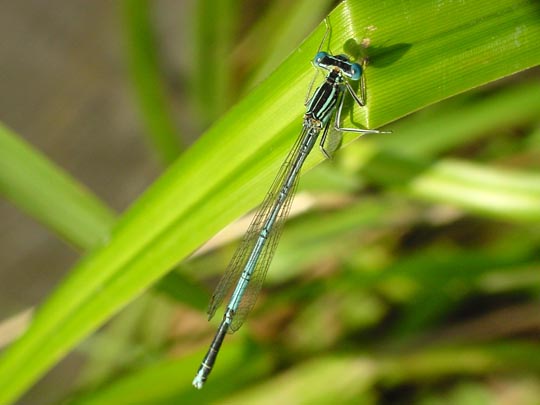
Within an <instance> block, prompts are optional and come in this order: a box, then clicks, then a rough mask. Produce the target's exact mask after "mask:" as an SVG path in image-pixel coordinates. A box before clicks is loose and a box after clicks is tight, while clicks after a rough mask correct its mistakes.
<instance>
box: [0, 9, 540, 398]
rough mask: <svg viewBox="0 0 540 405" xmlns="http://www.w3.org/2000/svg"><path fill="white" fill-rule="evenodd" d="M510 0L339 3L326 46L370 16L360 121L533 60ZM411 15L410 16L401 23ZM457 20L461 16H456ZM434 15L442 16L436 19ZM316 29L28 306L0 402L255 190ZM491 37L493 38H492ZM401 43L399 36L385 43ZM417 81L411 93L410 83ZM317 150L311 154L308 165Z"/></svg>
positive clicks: (296, 124)
mask: <svg viewBox="0 0 540 405" xmlns="http://www.w3.org/2000/svg"><path fill="white" fill-rule="evenodd" d="M511 3H512V4H511V5H510V2H509V1H503V2H488V1H475V2H473V1H470V2H461V3H460V4H461V6H460V8H459V10H460V11H461V12H458V11H459V10H458V11H456V10H457V9H456V5H455V4H454V3H444V4H440V2H432V1H424V2H417V3H414V7H417V6H421V7H418V8H413V5H412V4H409V3H407V4H409V7H411V9H410V10H409V9H402V8H401V6H400V7H399V8H396V7H397V6H395V5H394V8H391V9H390V10H386V9H384V7H383V6H384V5H385V4H388V3H384V4H382V5H380V4H373V3H372V2H358V1H354V2H353V1H351V2H345V3H343V4H342V5H340V6H339V7H338V8H337V9H336V10H335V11H334V12H333V13H332V16H331V24H332V27H333V30H332V36H331V44H330V48H331V50H333V51H334V52H340V51H341V49H342V48H343V45H344V43H345V42H346V41H348V40H350V39H352V38H356V39H358V40H359V39H361V38H362V37H363V36H365V32H366V28H367V27H370V26H375V27H377V30H375V31H370V32H371V34H370V38H369V41H364V42H365V43H367V42H369V43H370V47H371V49H372V50H375V49H377V50H379V51H380V52H379V53H378V54H374V53H371V54H370V62H371V63H370V65H369V66H368V67H367V70H366V75H367V81H368V103H369V104H368V107H366V108H365V109H363V110H362V114H361V113H360V112H358V117H360V115H363V118H362V120H361V122H362V123H365V124H366V125H368V126H371V125H375V126H377V125H380V124H383V123H386V122H390V121H392V120H394V119H396V118H398V117H399V116H401V115H404V114H407V113H410V112H412V111H414V110H416V109H418V108H420V107H421V106H423V105H426V104H429V103H433V102H435V101H437V100H440V99H442V98H445V97H449V96H451V95H452V94H455V93H457V92H460V91H464V90H466V89H468V88H471V87H474V86H477V85H480V84H483V83H485V82H488V81H490V80H493V79H495V78H497V77H502V76H504V75H508V74H511V73H513V72H516V71H519V70H522V69H525V68H527V67H530V66H533V65H534V64H537V63H538V62H539V59H540V56H539V55H540V53H539V52H538V48H539V47H540V41H538V38H539V29H538V27H539V26H540V21H539V20H538V19H537V18H536V15H535V14H533V13H534V12H535V11H536V8H535V4H533V3H531V2H525V1H522V2H515V1H514V2H511ZM400 4H405V3H400ZM467 4H470V5H471V6H470V7H467ZM473 5H474V6H473ZM476 5H478V6H476ZM501 5H502V6H504V7H506V8H501V7H502V6H501ZM480 6H481V7H480ZM380 7H383V8H380ZM388 7H389V6H388ZM476 7H478V9H477V8H476ZM471 10H474V12H472V11H471ZM379 13H380V14H379ZM433 13H435V14H436V15H438V16H440V17H441V18H440V20H439V21H437V24H435V23H433V24H427V25H426V27H425V29H422V28H421V27H420V26H419V25H421V24H422V23H423V20H424V19H426V18H428V21H431V20H429V16H430V15H431V14H433ZM531 15H532V16H531ZM443 16H444V18H443ZM449 16H452V17H453V18H449ZM398 17H401V18H398ZM471 18H473V20H471ZM505 18H506V19H505ZM490 20H493V21H492V22H493V24H492V25H489V24H488V25H483V30H482V31H479V32H478V33H477V36H476V37H475V38H474V39H476V40H477V41H478V42H477V43H469V44H468V46H466V47H464V46H463V43H462V41H463V38H462V37H461V36H460V35H457V34H456V30H457V29H458V28H460V29H465V28H467V27H471V26H475V25H480V24H485V22H486V21H490ZM404 21H405V22H407V23H406V24H405V23H404ZM410 21H415V22H416V24H417V25H416V26H414V27H412V26H408V24H409V22H410ZM463 21H469V24H468V25H467V24H466V25H465V26H464V25H463ZM515 24H517V25H518V26H519V27H521V30H520V33H521V34H520V36H519V39H520V41H518V45H516V42H515V41H510V40H508V35H509V34H508V30H507V29H506V27H507V26H508V25H515ZM401 25H404V26H405V27H400V26H401ZM441 27H446V28H445V29H444V30H442V31H441ZM435 28H436V29H435ZM324 29H325V28H324V25H320V27H319V29H318V30H317V31H316V32H315V33H314V35H312V36H311V37H310V38H309V39H308V40H307V41H306V42H305V43H304V44H303V45H302V46H301V47H300V48H299V49H298V50H297V51H296V52H294V53H293V54H292V55H291V56H290V57H289V58H288V59H287V60H286V61H285V62H284V63H283V64H282V65H281V66H280V68H278V69H277V70H276V71H275V72H274V74H272V75H271V76H270V77H269V78H268V79H267V80H266V81H265V82H263V83H262V84H261V86H259V87H258V88H257V89H256V90H255V91H254V92H252V93H251V94H250V95H249V96H247V97H246V98H245V99H244V100H243V101H242V102H241V103H239V104H238V105H237V106H236V107H235V108H233V109H232V110H231V111H230V112H229V113H228V114H227V115H226V116H225V117H224V118H223V119H222V120H221V121H220V122H218V123H217V124H216V125H215V126H213V127H212V128H211V129H210V130H209V131H208V132H207V133H206V134H205V135H204V136H203V137H202V138H201V139H200V140H199V141H198V142H197V143H196V144H195V145H194V146H193V147H192V148H191V149H190V150H189V151H188V152H187V153H186V154H185V155H183V156H182V157H181V158H180V159H179V160H178V161H177V162H176V163H175V164H174V165H172V167H171V168H170V169H169V170H168V172H167V173H166V174H165V175H164V176H162V177H161V178H160V179H159V180H158V181H157V182H156V183H155V184H154V185H153V186H152V187H151V188H150V189H149V190H148V192H147V193H145V195H143V196H142V198H140V199H139V201H137V203H136V204H135V205H134V206H133V207H132V208H131V209H130V210H129V211H128V212H127V213H126V214H125V215H124V216H123V217H122V219H121V220H120V222H119V223H118V225H117V227H116V228H115V230H114V233H113V235H112V237H111V239H110V243H109V244H108V245H107V246H105V247H104V248H102V249H100V250H96V251H94V252H93V254H91V255H90V256H88V257H87V258H85V260H83V261H82V262H81V263H79V264H78V265H77V266H76V268H75V269H74V271H73V273H72V274H71V275H70V277H69V278H68V279H67V280H65V282H64V283H63V284H62V285H61V286H60V288H59V289H58V290H57V291H56V292H55V293H54V294H53V295H52V296H51V298H50V299H49V300H48V301H47V303H46V304H45V305H44V306H43V307H42V308H41V310H40V311H39V312H38V313H37V314H36V316H35V319H34V321H33V323H32V325H31V326H30V328H29V330H28V332H27V333H26V335H25V336H23V337H22V338H21V339H20V340H19V341H17V342H16V343H15V344H14V345H13V346H12V347H11V348H10V349H9V350H8V351H7V352H6V353H5V355H4V356H3V358H2V360H1V361H0V402H8V401H10V400H13V399H14V398H16V397H17V396H19V395H20V394H21V393H22V392H23V391H24V390H25V389H26V388H27V387H28V386H29V385H30V384H32V383H33V382H34V381H35V380H36V379H37V378H38V377H39V376H40V375H42V374H43V373H44V372H45V371H46V370H47V369H48V368H49V367H51V365H52V364H53V363H54V362H55V361H56V360H58V359H59V358H60V357H62V356H63V355H65V353H66V352H67V351H68V350H69V349H71V348H72V347H73V346H74V345H75V344H76V343H77V342H79V341H80V340H81V339H82V338H84V336H86V335H87V334H88V333H90V332H91V331H93V330H95V329H96V328H97V327H98V326H99V325H100V324H102V323H103V322H104V321H105V320H106V319H108V318H109V317H110V316H111V315H112V314H114V313H115V312H116V311H117V310H119V309H120V308H121V307H122V306H124V305H126V303H128V302H129V301H130V300H131V299H133V297H135V296H136V295H137V294H139V293H141V292H142V291H144V290H145V289H146V288H148V287H149V286H150V285H151V284H152V283H153V282H155V281H156V280H157V279H159V278H160V277H161V276H163V274H165V273H166V272H167V271H168V270H169V269H170V268H171V267H172V266H173V265H174V264H175V263H177V262H178V261H180V260H182V259H183V258H185V257H186V256H187V255H188V254H189V253H191V252H192V251H193V250H194V249H195V248H196V247H198V246H199V245H200V244H201V243H202V242H204V241H205V240H206V239H207V238H208V237H210V236H211V235H213V234H214V233H215V232H216V231H218V230H219V229H221V228H222V227H223V226H224V225H225V224H226V223H228V222H230V221H231V220H232V219H234V218H236V217H238V216H239V215H240V214H242V213H244V212H246V211H247V210H248V209H249V208H252V207H253V206H254V205H255V204H256V203H257V202H259V201H260V200H261V199H262V195H263V194H264V191H265V189H266V188H267V187H268V186H269V183H270V182H271V179H272V176H273V174H274V173H275V172H276V171H277V168H278V166H279V164H280V162H281V160H282V158H283V156H285V154H286V152H287V149H288V148H289V147H290V145H291V144H292V143H293V139H294V138H295V136H296V135H297V133H298V131H299V128H300V123H301V120H300V119H301V115H302V111H303V102H304V99H305V92H306V89H307V87H308V83H309V81H310V79H311V78H312V76H313V72H312V69H311V68H310V65H309V61H310V60H311V59H312V57H313V54H314V53H315V51H316V50H317V47H318V46H319V42H320V40H321V38H322V36H323V32H324ZM459 32H461V31H457V33H458V34H459ZM390 34H391V35H390ZM420 34H421V35H420ZM426 35H427V36H426ZM429 35H431V36H429ZM456 38H457V39H456ZM513 38H514V37H513ZM494 41H495V42H496V43H497V47H493V46H491V48H490V47H489V44H491V45H492V44H493V42H494ZM399 43H404V44H407V47H406V48H403V47H401V48H400V47H394V48H391V47H390V46H391V45H396V44H399ZM426 44H429V46H427V45H426ZM450 45H454V47H452V46H450ZM381 47H383V48H381ZM384 47H386V48H384ZM471 47H472V48H471ZM482 47H484V48H482ZM404 49H405V50H406V52H405V53H404V52H403V50H404ZM470 49H474V50H475V51H478V50H479V49H484V50H487V49H491V53H490V54H489V59H488V62H489V63H480V62H478V61H477V60H475V59H474V55H476V53H473V54H471V52H470ZM369 51H370V49H369V48H368V53H369ZM459 55H461V57H458V56H459ZM470 58H473V60H474V62H476V63H462V64H460V65H459V69H457V68H456V63H457V62H458V61H462V62H463V61H465V60H470ZM377 61H379V62H384V63H377ZM405 62H407V63H405ZM428 62H429V63H428ZM420 66H424V69H423V70H422V69H420ZM430 66H431V68H430ZM415 68H416V70H415V71H414V72H410V71H409V69H415ZM443 68H444V69H443ZM441 72H444V73H445V74H444V75H441ZM413 82H415V83H416V87H415V89H416V88H418V89H419V93H418V94H419V95H418V96H415V94H416V93H415V92H414V91H412V90H415V89H413V88H411V83H413ZM389 95H390V96H389ZM357 110H358V109H357ZM321 159H322V158H321V157H320V156H318V155H317V154H313V156H311V157H310V158H309V160H308V162H307V165H306V167H312V166H313V165H314V164H315V163H317V162H318V161H320V160H321Z"/></svg>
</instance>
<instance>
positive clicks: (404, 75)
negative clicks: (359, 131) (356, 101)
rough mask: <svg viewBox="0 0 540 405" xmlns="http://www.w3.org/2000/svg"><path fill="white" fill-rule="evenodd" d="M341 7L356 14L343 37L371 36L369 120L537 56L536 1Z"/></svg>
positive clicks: (402, 111) (533, 61)
mask: <svg viewBox="0 0 540 405" xmlns="http://www.w3.org/2000/svg"><path fill="white" fill-rule="evenodd" d="M340 10H342V11H343V12H344V13H350V14H351V15H354V16H355V17H358V18H355V19H351V21H350V24H351V27H350V29H351V31H350V32H349V33H348V34H349V35H348V38H355V39H357V40H358V39H359V38H362V42H363V43H369V46H368V47H367V50H363V53H367V56H368V58H369V64H368V70H367V72H366V75H367V80H368V83H367V84H368V89H369V91H368V96H369V98H368V101H369V105H370V107H369V108H367V109H363V110H362V112H364V113H365V117H364V118H365V120H366V121H367V123H368V126H370V127H371V126H373V127H377V126H380V125H381V124H383V123H386V122H389V121H391V120H394V119H396V118H398V117H401V116H404V115H407V114H410V113H411V112H413V111H416V110H418V109H420V108H422V107H424V106H426V105H428V104H432V103H434V102H436V101H439V100H442V99H444V98H447V97H449V96H452V95H455V94H458V93H461V92H463V91H464V90H467V89H471V88H474V87H477V86H479V85H481V84H484V83H487V82H490V81H492V80H495V79H498V78H501V77H504V76H507V75H509V74H512V73H514V72H517V71H519V70H523V69H526V68H529V67H532V66H536V65H538V64H540V18H539V16H540V3H539V2H537V1H530V0H502V1H497V2H490V1H488V0H480V1H475V0H469V1H460V2H440V1H436V0H424V1H415V2H394V1H385V2H382V1H374V2H369V3H368V2H353V1H350V2H346V3H345V7H343V8H341V9H340ZM381 16H384V18H381ZM346 39H347V37H346V38H344V39H343V40H346ZM351 48H353V49H354V47H351ZM360 48H361V47H360ZM337 51H338V50H335V52H337ZM361 122H363V121H361Z"/></svg>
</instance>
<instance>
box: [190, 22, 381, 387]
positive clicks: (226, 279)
mask: <svg viewBox="0 0 540 405" xmlns="http://www.w3.org/2000/svg"><path fill="white" fill-rule="evenodd" d="M328 32H329V27H328V25H327V30H326V32H325V34H324V37H323V40H322V42H321V45H319V50H318V52H317V54H316V55H315V58H314V59H313V65H314V66H315V67H316V68H318V69H322V70H323V71H325V72H327V73H326V79H325V81H324V83H322V84H321V85H320V86H319V87H318V88H317V89H316V90H315V92H314V93H313V95H312V96H311V97H310V96H309V93H310V92H311V87H312V86H311V85H310V90H309V91H308V97H307V102H306V113H305V114H304V120H303V125H302V131H301V132H300V135H299V137H298V139H297V140H296V142H295V144H294V146H293V147H292V149H291V151H290V152H289V154H288V156H287V158H286V159H285V162H284V163H283V164H282V165H281V168H280V170H279V173H278V175H277V177H276V179H275V180H274V183H273V184H272V186H271V188H270V191H269V192H268V194H267V195H266V198H265V199H264V201H263V203H262V204H261V206H260V207H259V209H258V211H257V213H256V214H255V217H254V218H253V221H252V222H251V225H250V226H249V228H248V230H247V232H246V234H245V236H244V238H243V240H242V242H241V243H240V246H239V247H238V248H237V250H236V252H235V254H234V256H233V258H232V260H231V262H230V264H229V266H228V267H227V271H226V272H225V274H224V275H223V277H222V278H221V280H220V282H219V284H218V286H217V287H216V289H215V291H214V294H213V295H212V299H211V301H210V305H209V307H208V316H209V319H210V318H212V317H213V316H214V314H215V312H216V310H217V308H218V307H219V306H220V305H221V303H222V302H223V300H224V299H225V297H228V296H230V299H229V303H228V304H227V308H226V309H225V314H224V316H223V320H222V321H221V324H220V325H219V328H218V331H217V333H216V335H215V337H214V340H213V341H212V343H211V344H210V348H209V349H208V352H207V353H206V356H205V357H204V359H203V361H202V363H201V366H200V367H199V370H198V372H197V375H196V376H195V379H194V380H193V385H194V386H195V387H197V388H199V389H200V388H202V386H203V384H204V383H205V381H206V379H207V378H208V375H209V374H210V372H211V371H212V367H213V365H214V362H215V361H216V358H217V355H218V352H219V349H220V347H221V344H222V343H223V339H224V338H225V335H226V333H227V332H230V333H232V332H235V331H237V330H238V328H240V326H242V323H243V322H244V320H245V319H246V316H247V314H248V313H249V311H250V310H251V309H252V308H253V305H254V304H255V301H256V299H257V295H258V294H259V292H260V290H261V285H262V283H263V281H264V279H265V277H266V272H267V270H268V266H269V265H270V261H271V260H272V256H273V254H274V252H275V250H276V247H277V243H278V241H279V237H280V235H281V232H282V230H283V223H284V220H285V218H286V217H287V214H288V213H289V210H290V208H291V202H292V198H293V195H294V193H295V190H296V186H297V185H298V176H299V174H300V169H301V168H302V165H303V164H304V162H305V160H306V158H307V156H308V154H309V153H310V152H311V150H312V149H313V146H314V145H315V142H316V141H317V138H318V136H319V134H320V133H321V132H322V136H321V139H320V141H319V145H320V148H321V151H322V152H323V154H324V155H325V156H327V157H328V155H329V154H328V152H327V151H326V149H325V142H326V138H327V135H328V133H329V130H330V129H331V124H332V123H333V124H334V125H333V128H334V129H335V130H337V131H340V132H357V133H363V134H366V133H367V134H373V133H381V132H383V131H378V130H373V129H359V128H343V127H341V126H340V123H341V112H342V110H343V103H344V100H345V97H344V96H345V94H346V93H348V94H350V95H351V97H352V98H353V99H354V101H355V102H356V103H357V104H358V105H359V106H360V107H363V106H364V105H365V80H364V76H363V70H362V66H361V65H360V64H358V63H354V62H351V61H350V60H349V58H347V56H345V55H332V54H330V53H327V52H321V46H322V44H323V42H324V41H325V39H326V37H327V35H328ZM359 80H360V97H359V96H357V95H356V93H355V91H354V89H353V88H352V86H351V84H350V81H359ZM312 83H313V81H312Z"/></svg>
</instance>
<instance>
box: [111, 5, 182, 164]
mask: <svg viewBox="0 0 540 405" xmlns="http://www.w3.org/2000/svg"><path fill="white" fill-rule="evenodd" d="M150 14H151V7H150V3H149V1H148V0H123V1H122V17H123V20H124V31H125V34H124V36H125V42H126V47H125V48H126V49H127V59H128V67H129V70H130V74H131V79H132V82H133V87H134V89H135V94H136V96H137V99H136V101H137V102H138V103H139V108H140V111H141V115H142V118H143V121H144V124H145V126H146V129H147V132H146V133H147V135H148V137H149V138H150V142H151V144H152V145H153V146H154V147H155V149H156V151H157V153H158V155H159V157H160V158H161V161H162V162H163V163H165V164H169V163H172V162H173V161H174V159H176V158H177V157H178V155H179V154H180V151H181V147H180V140H179V137H178V135H177V128H176V125H175V123H174V120H173V118H172V116H171V114H170V111H169V106H168V103H167V98H166V91H165V85H164V83H163V80H162V76H163V75H162V74H161V71H160V67H159V63H158V62H159V61H158V55H157V52H156V49H157V47H156V43H155V39H154V35H153V32H152V25H151V21H150Z"/></svg>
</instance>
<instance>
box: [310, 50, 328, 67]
mask: <svg viewBox="0 0 540 405" xmlns="http://www.w3.org/2000/svg"><path fill="white" fill-rule="evenodd" d="M327 56H328V53H326V52H323V51H321V52H318V53H317V55H315V58H313V63H314V64H315V65H316V66H319V67H323V63H322V61H323V60H324V59H325V58H326V57H327Z"/></svg>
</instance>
